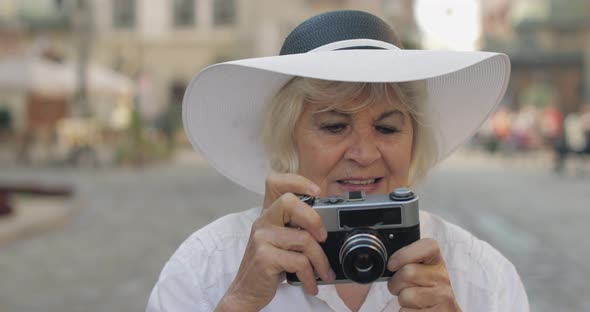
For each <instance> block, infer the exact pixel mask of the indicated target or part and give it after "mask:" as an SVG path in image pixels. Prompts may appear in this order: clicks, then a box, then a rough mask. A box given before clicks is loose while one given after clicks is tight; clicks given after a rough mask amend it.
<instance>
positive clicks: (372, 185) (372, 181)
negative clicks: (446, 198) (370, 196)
mask: <svg viewBox="0 0 590 312" xmlns="http://www.w3.org/2000/svg"><path fill="white" fill-rule="evenodd" d="M382 179H383V178H382V177H380V178H366V179H365V178H362V179H343V180H338V181H337V182H338V184H339V185H340V186H341V188H343V189H344V191H346V192H351V191H364V192H366V193H370V192H372V191H374V190H376V189H377V188H378V187H379V182H380V181H381V180H382Z"/></svg>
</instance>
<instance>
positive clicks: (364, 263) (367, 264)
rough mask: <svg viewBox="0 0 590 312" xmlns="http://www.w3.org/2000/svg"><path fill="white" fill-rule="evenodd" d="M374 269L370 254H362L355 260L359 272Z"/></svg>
mask: <svg viewBox="0 0 590 312" xmlns="http://www.w3.org/2000/svg"><path fill="white" fill-rule="evenodd" d="M372 267H373V260H372V259H371V256H370V255H369V254H368V253H366V252H365V253H361V254H358V255H357V256H356V258H355V259H354V268H355V269H356V270H357V271H359V272H367V271H369V270H371V268H372Z"/></svg>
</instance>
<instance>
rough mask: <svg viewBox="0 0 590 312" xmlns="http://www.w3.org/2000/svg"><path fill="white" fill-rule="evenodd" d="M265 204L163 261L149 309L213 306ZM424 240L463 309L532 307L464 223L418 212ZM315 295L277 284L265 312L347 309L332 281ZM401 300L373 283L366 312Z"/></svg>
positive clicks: (209, 229) (505, 265)
mask: <svg viewBox="0 0 590 312" xmlns="http://www.w3.org/2000/svg"><path fill="white" fill-rule="evenodd" d="M259 214H260V208H253V209H249V210H246V211H243V212H240V213H234V214H230V215H227V216H224V217H222V218H220V219H218V220H216V221H214V222H213V223H211V224H209V225H207V226H205V227H203V228H202V229H200V230H198V231H197V232H195V233H194V234H192V235H191V236H190V237H189V238H188V239H187V240H186V241H184V243H182V245H181V246H180V247H179V248H178V250H177V251H176V252H175V253H174V255H172V257H171V258H170V260H169V261H168V263H166V265H165V266H164V269H163V270H162V273H161V274H160V277H159V279H158V282H157V283H156V285H155V286H154V289H153V290H152V293H151V296H150V299H149V302H148V305H147V309H146V311H148V312H155V311H177V312H178V311H187V312H188V311H191V312H196V311H213V310H214V309H215V307H216V305H217V303H218V302H219V301H220V299H221V298H222V297H223V295H224V294H225V291H226V290H227V289H228V288H229V286H230V284H231V283H232V281H233V279H234V277H235V275H236V273H237V271H238V268H239V266H240V262H241V259H242V256H243V254H244V250H245V248H246V244H247V242H248V236H249V234H250V228H251V226H252V223H253V222H254V220H255V219H256V218H257V217H258V215H259ZM420 231H421V237H422V238H426V237H430V238H434V239H436V240H437V241H438V243H439V246H440V248H441V251H442V254H443V257H444V259H445V263H446V266H447V270H448V272H449V276H450V279H451V285H452V287H453V291H454V293H455V297H456V299H457V302H458V303H459V306H460V307H461V309H462V310H463V311H480V312H482V311H494V312H496V311H497V312H505V311H529V303H528V299H527V295H526V292H525V290H524V287H523V285H522V282H521V280H520V277H519V276H518V273H517V272H516V269H515V268H514V266H513V265H512V263H510V261H508V260H507V259H506V258H505V257H504V256H502V254H500V253H499V252H498V251H497V250H496V249H494V248H493V247H492V246H490V245H489V244H488V243H486V242H484V241H481V240H479V239H477V238H476V237H474V236H473V235H471V234H470V233H469V232H467V231H465V230H463V229H461V228H460V227H458V226H456V225H454V224H451V223H448V222H446V221H444V220H443V219H441V218H440V217H438V216H435V215H433V214H430V213H428V212H424V211H420ZM318 288H319V294H318V295H317V296H315V297H314V296H310V295H306V294H305V293H304V291H303V288H302V287H299V286H291V285H289V284H287V283H286V282H283V283H282V284H280V285H279V287H278V290H277V292H276V295H275V297H274V298H273V300H272V301H271V302H270V303H269V304H268V305H267V306H266V307H265V308H264V309H263V310H262V311H280V312H290V311H350V309H349V308H348V307H347V306H346V305H345V304H344V302H343V301H342V300H341V299H340V297H339V296H338V294H337V292H336V288H335V287H334V285H321V286H318ZM398 310H399V304H398V301H397V297H395V296H393V295H392V294H391V293H390V292H389V290H388V289H387V283H386V282H376V283H373V284H372V285H371V288H370V290H369V293H368V295H367V298H366V299H365V302H364V303H363V305H362V306H361V309H360V311H361V312H365V311H366V312H369V311H371V312H374V311H398Z"/></svg>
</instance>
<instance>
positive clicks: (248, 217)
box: [147, 11, 528, 311]
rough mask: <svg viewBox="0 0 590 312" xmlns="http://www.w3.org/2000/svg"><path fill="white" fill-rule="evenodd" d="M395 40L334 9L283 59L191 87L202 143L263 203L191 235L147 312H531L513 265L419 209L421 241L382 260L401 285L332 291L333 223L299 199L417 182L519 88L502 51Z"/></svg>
mask: <svg viewBox="0 0 590 312" xmlns="http://www.w3.org/2000/svg"><path fill="white" fill-rule="evenodd" d="M400 46H401V44H400V42H399V40H398V39H397V37H396V36H395V34H394V32H393V30H392V29H391V27H390V26H389V25H387V24H386V23H385V22H383V21H382V20H380V19H379V18H377V17H376V16H373V15H370V14H368V13H365V12H359V11H334V12H328V13H324V14H321V15H319V16H316V17H313V18H311V19H309V20H307V21H305V22H304V23H302V24H301V25H299V26H298V27H297V28H296V29H295V30H293V32H292V33H291V34H290V35H289V36H288V37H287V38H286V40H285V42H284V44H283V47H282V49H281V53H280V55H279V56H274V57H265V58H257V59H247V60H239V61H234V62H227V63H222V64H216V65H213V66H211V67H209V68H207V69H205V70H204V71H202V72H201V73H200V74H199V75H197V76H196V77H195V78H194V79H193V81H192V83H191V84H190V86H189V87H188V90H187V93H186V95H185V100H184V107H183V109H184V112H183V116H184V124H185V128H186V132H187V134H188V136H189V139H190V141H191V143H192V144H193V145H194V146H195V147H196V148H197V149H198V150H199V151H200V152H201V153H202V155H203V156H204V157H205V158H207V159H208V161H209V162H210V164H211V165H212V166H213V167H215V168H216V169H217V170H218V171H219V172H221V173H222V174H223V175H225V176H226V177H228V178H229V179H231V180H233V181H235V182H236V183H238V184H240V185H242V186H244V187H245V188H247V189H249V190H251V191H254V192H257V193H260V194H263V195H264V201H263V203H262V207H258V208H253V209H250V210H245V211H242V212H239V213H236V214H232V215H228V216H225V217H223V218H221V219H219V220H217V221H215V222H213V223H211V224H209V225H207V226H206V227H204V228H202V229H200V230H199V231H197V232H196V233H194V234H193V235H192V236H191V237H189V238H188V239H187V240H186V241H185V242H184V243H183V244H182V245H181V246H180V247H179V249H178V250H177V251H176V253H175V254H174V255H173V256H172V258H171V259H170V260H169V261H168V263H167V264H166V266H165V267H164V269H163V271H162V273H161V275H160V278H159V280H158V282H157V284H156V286H155V287H154V289H153V292H152V294H151V297H150V300H149V303H148V308H147V310H148V311H212V310H216V311H260V310H264V311H309V310H314V311H394V310H396V311H397V310H401V311H460V310H464V311H528V301H527V297H526V293H525V291H524V288H523V285H522V283H521V281H520V278H519V276H518V274H517V272H516V270H515V268H514V266H513V265H512V264H511V263H510V262H509V261H508V260H507V259H506V258H504V257H503V256H502V255H501V254H500V253H499V252H498V251H496V250H495V249H494V248H493V247H491V246H490V245H488V244H487V243H485V242H483V241H481V240H478V239H477V238H475V237H473V236H472V235H471V234H470V233H468V232H466V231H464V230H462V229H461V228H459V227H457V226H455V225H452V224H450V223H448V222H446V221H444V220H442V219H441V218H439V217H437V216H435V215H433V214H430V213H427V212H424V211H421V212H420V216H419V221H420V222H419V223H420V232H421V239H419V240H417V241H415V242H413V243H411V244H408V245H407V246H405V247H403V248H401V249H399V250H397V251H396V252H395V253H393V254H392V255H391V256H390V257H389V258H388V259H387V264H386V266H387V270H389V271H390V272H395V274H394V275H393V276H392V277H391V278H389V279H388V280H387V281H386V282H374V283H370V284H357V283H350V282H349V283H342V281H340V283H334V282H335V278H336V275H335V273H334V270H335V268H334V267H331V264H330V262H329V261H328V258H327V256H326V254H325V252H324V250H323V249H322V243H323V242H324V241H325V240H326V238H327V230H326V226H325V224H324V222H323V220H322V218H321V217H320V216H319V214H318V212H317V211H316V210H314V209H313V208H312V207H310V205H308V204H307V203H306V202H304V201H302V200H300V198H299V197H298V196H296V195H295V194H307V195H310V196H315V197H318V196H319V197H326V196H335V195H341V194H343V193H346V192H351V191H362V192H364V193H365V194H368V195H367V196H370V195H371V194H388V193H389V192H391V191H392V190H394V189H396V188H399V187H411V186H413V185H415V183H416V182H417V181H419V179H420V178H422V177H423V176H424V175H425V174H426V173H427V171H428V170H429V169H430V168H431V167H432V166H433V165H435V164H436V163H437V162H439V161H441V160H442V159H443V158H444V157H445V156H447V155H448V154H449V153H450V152H452V151H453V150H454V149H455V148H457V146H458V145H460V144H461V143H462V142H463V141H465V140H466V139H468V138H469V137H470V136H471V135H472V134H473V133H474V132H475V131H476V130H477V128H478V127H479V126H480V125H481V123H482V122H483V121H484V120H485V118H486V117H487V115H488V114H489V113H490V112H491V111H492V109H493V108H494V107H495V105H497V103H498V102H499V100H500V98H501V97H502V95H503V93H504V91H505V89H506V85H507V82H508V76H509V61H508V59H507V57H506V56H505V55H502V54H496V53H486V52H448V51H447V52H443V51H425V50H416V51H410V50H403V49H400V48H399V47H400ZM238 208H240V207H238ZM291 225H295V226H291ZM332 265H334V264H332ZM286 272H288V273H295V274H296V276H297V278H298V279H299V280H300V281H301V286H294V285H290V284H289V283H287V282H285V273H286ZM318 284H320V285H318Z"/></svg>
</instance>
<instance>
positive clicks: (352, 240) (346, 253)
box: [340, 233, 387, 284]
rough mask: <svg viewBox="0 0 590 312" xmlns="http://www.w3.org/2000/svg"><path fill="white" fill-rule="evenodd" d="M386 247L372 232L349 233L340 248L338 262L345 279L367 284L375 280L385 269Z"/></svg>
mask: <svg viewBox="0 0 590 312" xmlns="http://www.w3.org/2000/svg"><path fill="white" fill-rule="evenodd" d="M386 262H387V249H386V248H385V245H383V242H382V241H381V240H380V239H379V238H378V237H377V236H376V235H374V234H371V233H357V234H353V235H350V236H349V237H348V238H347V239H346V240H345V241H344V244H343V245H342V248H340V264H341V265H342V271H343V272H344V275H345V276H346V278H347V279H349V280H351V281H354V282H357V283H361V284H367V283H372V282H374V281H375V280H377V279H378V278H379V277H381V275H383V272H384V271H385V264H386Z"/></svg>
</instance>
